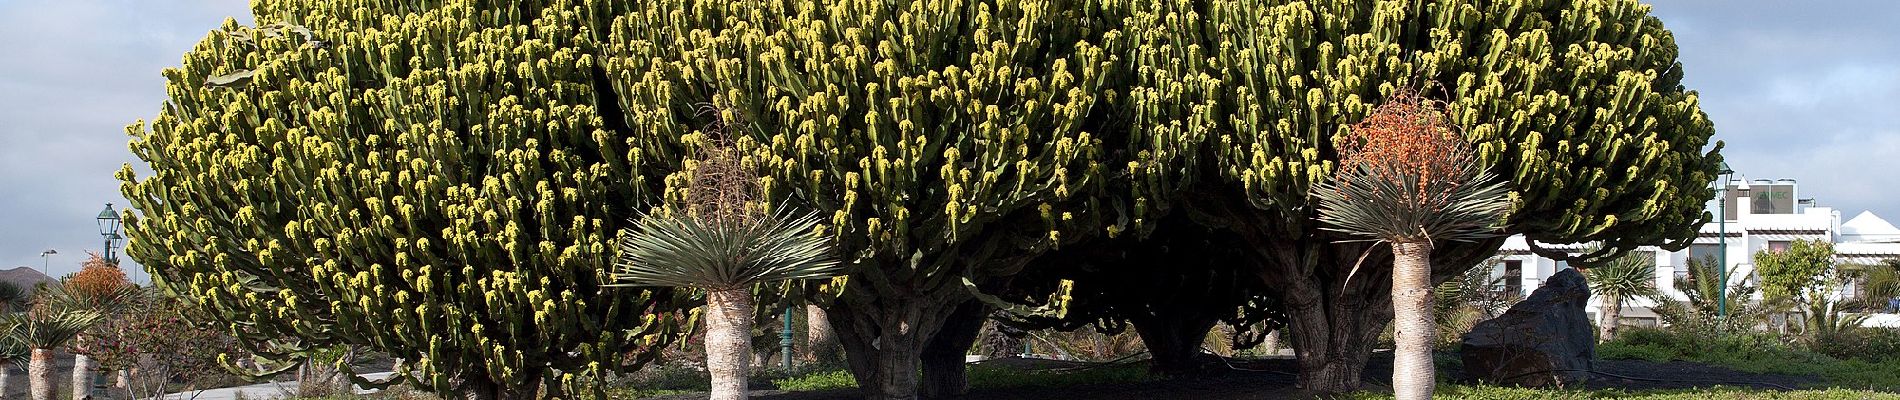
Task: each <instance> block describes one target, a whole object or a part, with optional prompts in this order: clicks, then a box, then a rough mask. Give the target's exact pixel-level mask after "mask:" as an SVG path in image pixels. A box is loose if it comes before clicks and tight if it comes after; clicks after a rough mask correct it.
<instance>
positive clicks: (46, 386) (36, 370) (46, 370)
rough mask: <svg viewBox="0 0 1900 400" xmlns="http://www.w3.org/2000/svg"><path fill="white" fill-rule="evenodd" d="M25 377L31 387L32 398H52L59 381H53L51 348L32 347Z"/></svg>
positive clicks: (51, 399) (49, 399)
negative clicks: (31, 357)
mask: <svg viewBox="0 0 1900 400" xmlns="http://www.w3.org/2000/svg"><path fill="white" fill-rule="evenodd" d="M26 379H27V381H28V384H29V385H31V386H32V387H33V400H53V391H55V390H58V389H59V383H57V382H53V349H33V362H32V364H29V365H28V366H27V375H26Z"/></svg>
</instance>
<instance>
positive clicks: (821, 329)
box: [804, 305, 838, 361]
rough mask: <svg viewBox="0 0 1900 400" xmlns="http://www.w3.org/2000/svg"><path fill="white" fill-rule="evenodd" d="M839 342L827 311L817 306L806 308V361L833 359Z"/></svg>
mask: <svg viewBox="0 0 1900 400" xmlns="http://www.w3.org/2000/svg"><path fill="white" fill-rule="evenodd" d="M837 340H838V339H837V338H836V337H835V335H834V334H833V333H832V332H831V321H830V320H828V319H827V318H826V317H825V309H823V308H819V307H818V306H817V305H807V306H805V355H804V356H805V359H806V360H809V361H820V360H824V359H829V358H831V357H832V355H833V353H835V352H836V351H837V350H836V347H835V346H837V344H836V343H835V342H837Z"/></svg>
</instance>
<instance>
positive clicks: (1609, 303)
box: [1597, 293, 1623, 342]
mask: <svg viewBox="0 0 1900 400" xmlns="http://www.w3.org/2000/svg"><path fill="white" fill-rule="evenodd" d="M1600 308H1602V310H1600V311H1603V313H1602V314H1603V315H1602V316H1601V318H1600V321H1598V322H1597V340H1598V341H1606V342H1607V341H1609V340H1610V339H1614V338H1616V326H1617V324H1618V322H1620V321H1622V314H1623V296H1618V295H1615V294H1610V293H1605V294H1603V304H1602V307H1600Z"/></svg>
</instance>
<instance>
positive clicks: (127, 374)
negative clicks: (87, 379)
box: [0, 367, 138, 398]
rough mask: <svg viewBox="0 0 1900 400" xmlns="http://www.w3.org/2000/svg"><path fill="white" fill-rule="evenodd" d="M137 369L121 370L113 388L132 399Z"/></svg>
mask: <svg viewBox="0 0 1900 400" xmlns="http://www.w3.org/2000/svg"><path fill="white" fill-rule="evenodd" d="M137 368H138V367H132V368H126V369H121V370H119V372H117V373H115V374H114V375H118V379H116V380H114V382H113V385H112V387H114V388H118V389H119V391H121V392H125V394H126V397H127V398H131V396H132V370H134V369H137ZM0 393H4V392H0Z"/></svg>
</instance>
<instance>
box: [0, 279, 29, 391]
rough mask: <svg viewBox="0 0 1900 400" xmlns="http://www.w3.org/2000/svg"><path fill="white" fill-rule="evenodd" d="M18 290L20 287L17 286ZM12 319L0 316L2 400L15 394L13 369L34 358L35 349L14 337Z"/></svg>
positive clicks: (0, 383) (0, 388)
mask: <svg viewBox="0 0 1900 400" xmlns="http://www.w3.org/2000/svg"><path fill="white" fill-rule="evenodd" d="M15 288H18V286H15ZM12 323H13V322H12V320H11V319H10V318H7V317H4V316H0V398H6V397H7V395H8V394H11V393H13V388H12V387H10V385H9V383H12V382H13V367H16V366H21V365H26V364H27V360H28V359H29V358H30V357H32V355H33V349H31V348H28V347H27V346H26V342H22V341H20V338H19V337H18V336H15V335H13V334H12V333H13V329H14V325H12Z"/></svg>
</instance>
